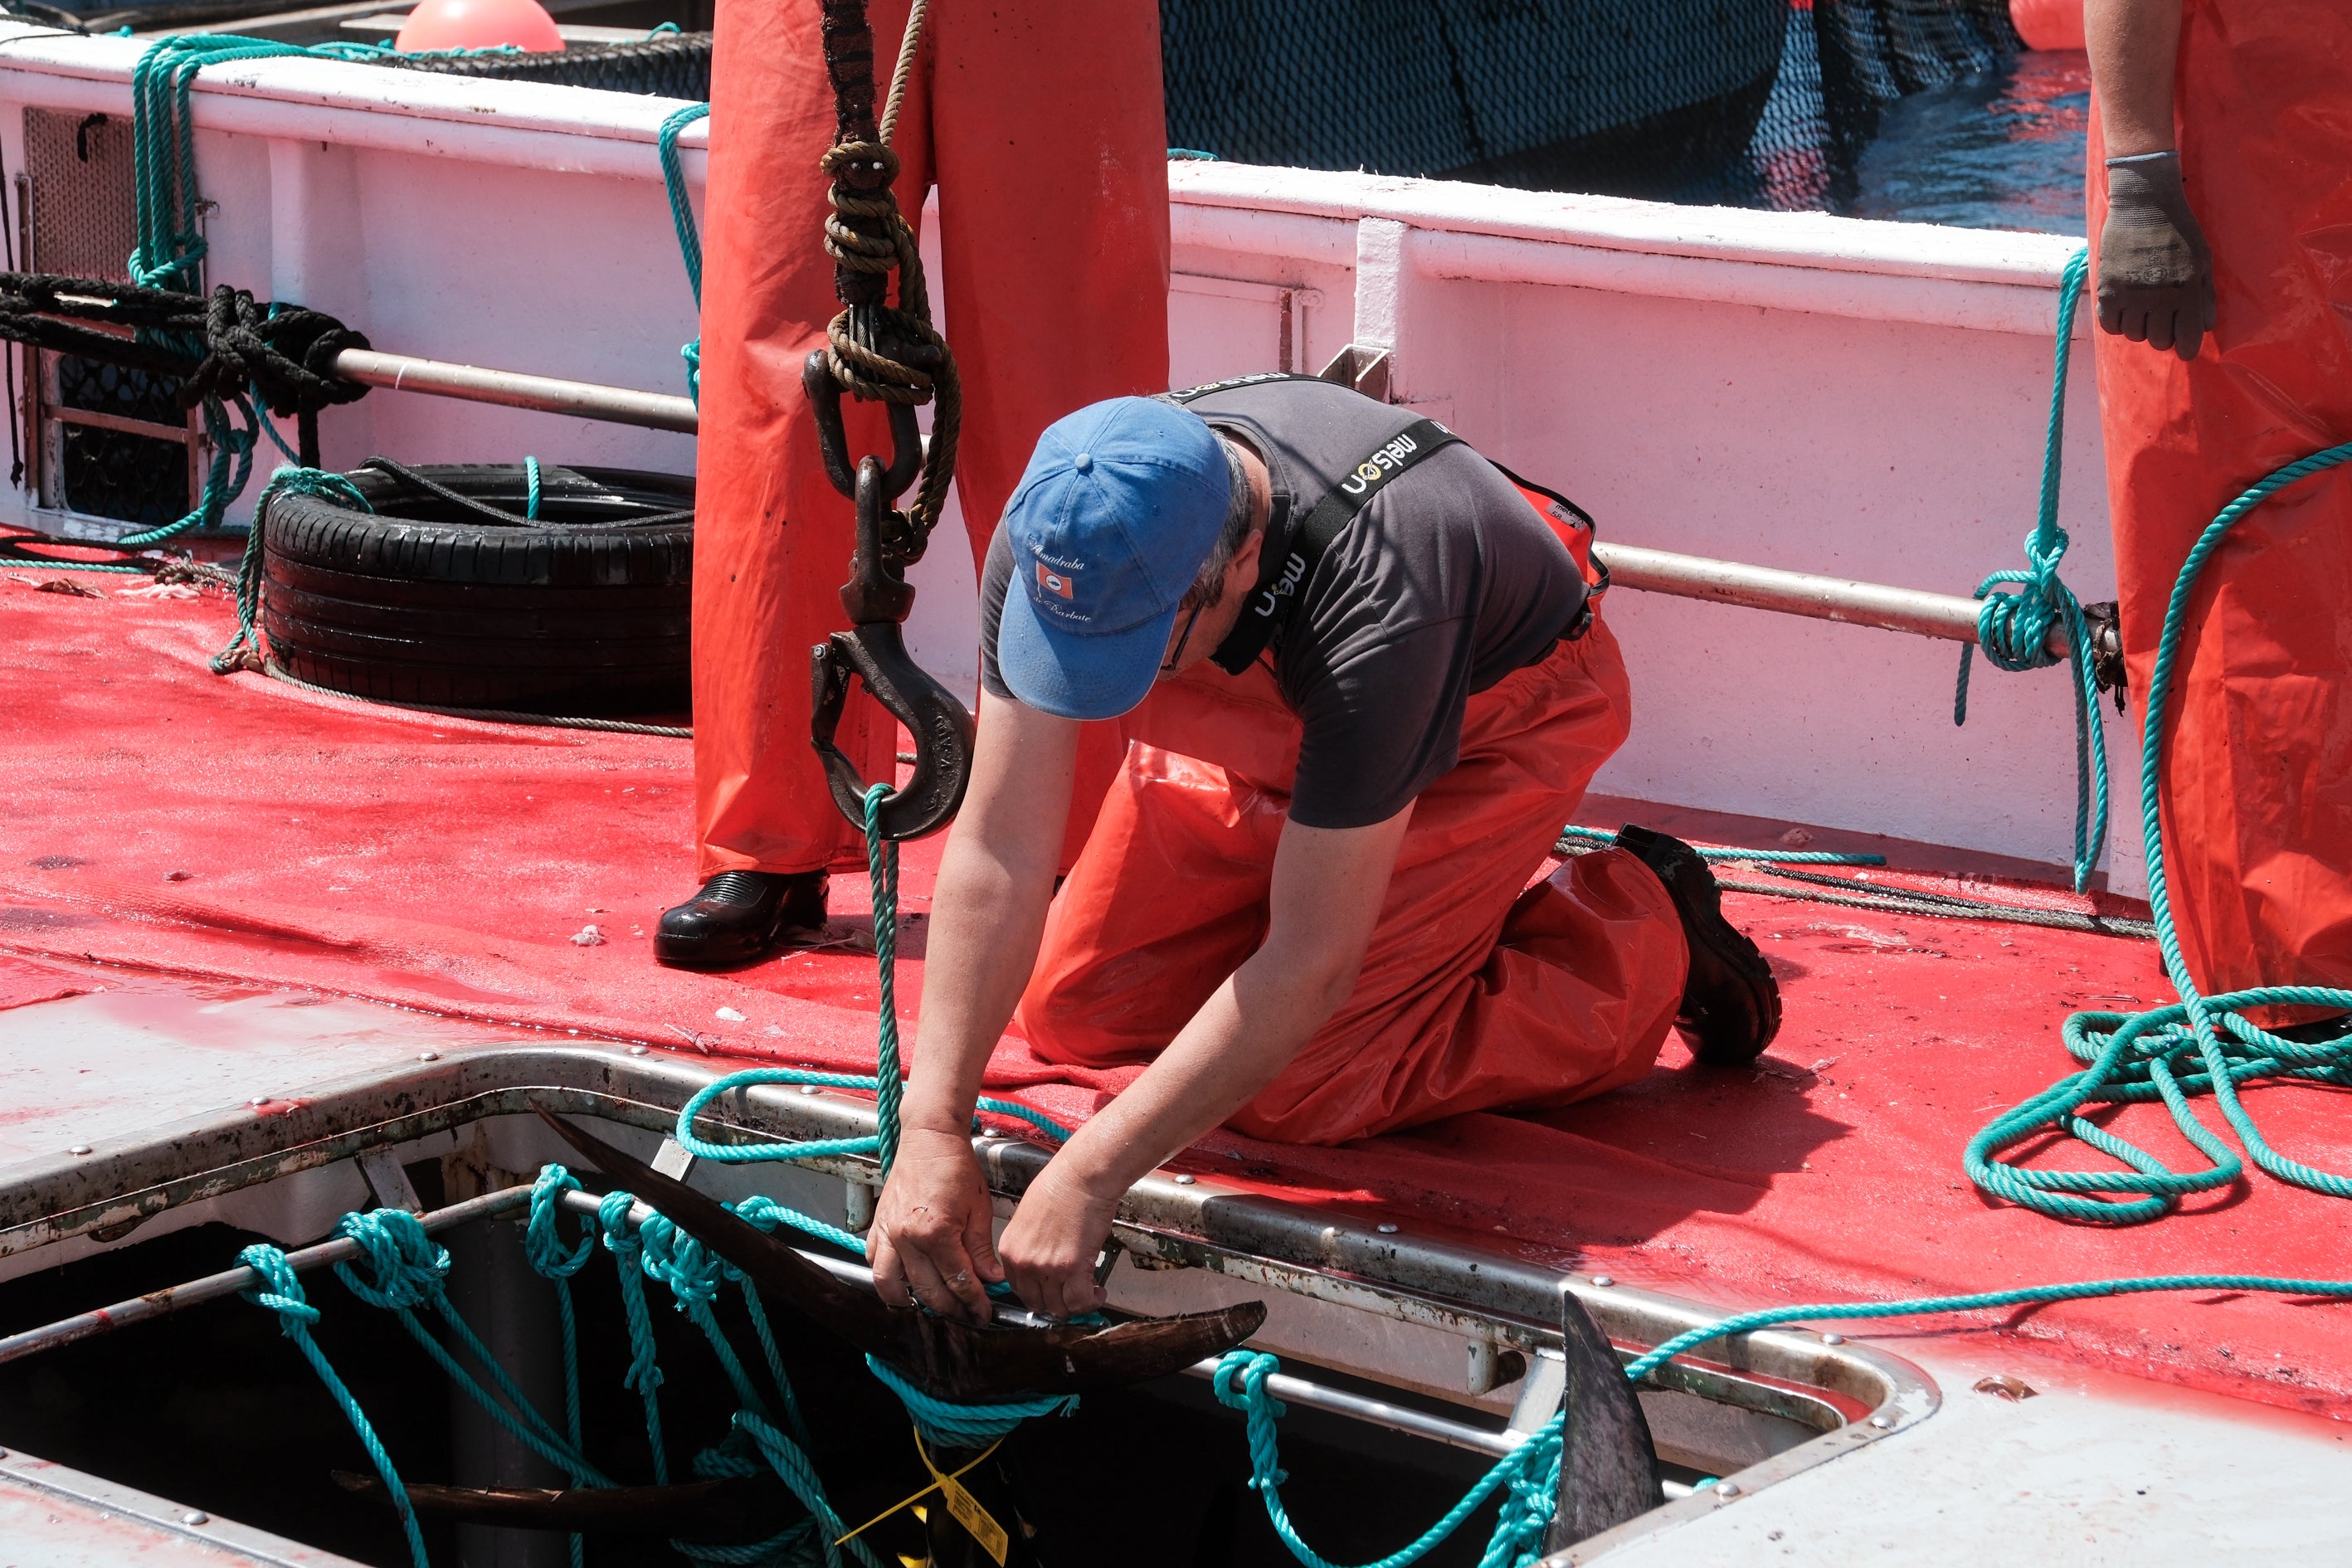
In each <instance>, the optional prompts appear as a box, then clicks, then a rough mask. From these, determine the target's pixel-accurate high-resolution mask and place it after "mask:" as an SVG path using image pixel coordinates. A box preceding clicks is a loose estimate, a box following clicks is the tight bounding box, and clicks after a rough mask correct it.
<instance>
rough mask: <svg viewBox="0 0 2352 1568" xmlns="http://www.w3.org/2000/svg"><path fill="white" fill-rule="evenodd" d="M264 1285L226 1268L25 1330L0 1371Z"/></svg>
mask: <svg viewBox="0 0 2352 1568" xmlns="http://www.w3.org/2000/svg"><path fill="white" fill-rule="evenodd" d="M529 1203H530V1188H529V1187H508V1188H505V1189H503V1190H502V1191H499V1192H495V1193H485V1194H482V1195H481V1196H480V1197H478V1198H467V1200H466V1201H465V1202H463V1203H456V1204H451V1205H449V1206H448V1207H447V1208H440V1209H434V1210H432V1211H431V1212H430V1213H427V1214H422V1215H417V1216H416V1217H417V1219H418V1220H419V1222H421V1223H422V1224H423V1225H424V1226H425V1229H426V1230H427V1231H436V1230H446V1229H448V1228H449V1227H450V1226H454V1225H464V1224H465V1223H466V1222H467V1220H476V1219H488V1218H491V1217H493V1216H495V1215H502V1214H504V1213H506V1212H507V1211H508V1210H509V1209H519V1208H521V1207H523V1206H524V1205H527V1204H529ZM361 1255H362V1253H361V1247H360V1244H359V1243H358V1242H356V1241H353V1240H352V1239H351V1238H350V1237H341V1236H339V1237H335V1238H334V1239H333V1240H331V1241H322V1242H320V1243H319V1244H318V1245H317V1246H316V1247H303V1248H302V1249H301V1250H299V1252H289V1253H288V1254H287V1255H286V1261H287V1262H288V1263H289V1264H290V1265H291V1266H292V1267H293V1269H294V1272H296V1273H297V1274H308V1273H310V1271H311V1270H312V1269H316V1268H327V1267H328V1266H329V1265H331V1264H336V1263H349V1262H351V1261H352V1259H354V1258H359V1257H360V1256H361ZM267 1283H268V1281H267V1280H265V1279H263V1278H262V1277H261V1276H260V1275H259V1274H258V1273H257V1272H255V1271H254V1270H253V1269H250V1268H242V1267H239V1268H228V1269H224V1270H222V1271H221V1272H220V1273H218V1274H207V1275H205V1277H204V1278H203V1279H191V1280H189V1281H187V1282H186V1283H185V1284H183V1285H171V1286H166V1287H165V1288H164V1289H161V1290H151V1291H149V1292H148V1293H147V1294H146V1295H144V1296H138V1297H134V1298H132V1299H131V1300H128V1301H117V1302H116V1303H114V1305H112V1306H111V1307H100V1308H99V1309H98V1310H96V1311H91V1312H80V1313H77V1314H76V1315H75V1316H73V1317H70V1318H59V1319H58V1321H56V1322H54V1323H47V1324H44V1325H42V1326H41V1327H40V1328H37V1329H26V1331H24V1332H23V1333H21V1334H10V1335H9V1336H8V1337H7V1338H6V1339H0V1366H5V1365H6V1364H7V1363H10V1362H12V1361H19V1360H22V1359H23V1358H24V1357H26V1356H28V1355H35V1354H37V1353H38V1352H42V1351H49V1350H57V1349H58V1348H59V1347H61V1346H64V1345H69V1344H73V1343H75V1342H78V1341H80V1340H88V1339H95V1338H97V1337H98V1336H99V1335H100V1334H107V1333H112V1332H113V1331H115V1330H117V1329H127V1328H129V1327H130V1326H131V1324H133V1323H142V1322H145V1321H148V1320H149V1319H151V1318H162V1317H168V1316H169V1315H171V1314H172V1313H173V1312H178V1311H184V1310H186V1309H188V1308H190V1307H201V1306H203V1305H204V1304H205V1302H207V1301H217V1300H222V1299H223V1298H224V1297H228V1296H236V1295H240V1294H242V1293H243V1292H245V1291H247V1290H252V1289H258V1288H259V1287H261V1286H262V1285H265V1284H267Z"/></svg>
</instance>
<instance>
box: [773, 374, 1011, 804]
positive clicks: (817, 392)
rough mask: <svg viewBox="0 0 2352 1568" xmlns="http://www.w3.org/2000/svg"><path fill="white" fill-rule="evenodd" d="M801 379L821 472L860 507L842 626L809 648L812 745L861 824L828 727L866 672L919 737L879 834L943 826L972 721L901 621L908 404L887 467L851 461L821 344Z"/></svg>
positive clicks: (850, 772)
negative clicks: (920, 660)
mask: <svg viewBox="0 0 2352 1568" xmlns="http://www.w3.org/2000/svg"><path fill="white" fill-rule="evenodd" d="M802 383H803V385H804V386H805V387H806V388H807V390H808V394H809V401H810V404H811V405H812V406H813V407H814V410H815V412H816V426H817V437H818V446H819V447H820V448H821V449H822V450H823V452H824V468H825V473H826V475H827V476H828V477H829V478H830V479H832V480H833V482H834V484H835V487H836V488H837V489H840V490H841V491H842V493H843V494H845V495H846V496H848V497H850V498H851V499H852V500H854V501H855V502H856V507H857V549H856V554H855V555H853V556H852V557H851V558H850V563H849V581H848V582H846V583H845V584H842V587H841V603H842V606H843V607H844V608H845V609H846V610H847V611H848V612H849V619H850V629H849V630H848V631H845V632H835V633H834V634H833V635H832V636H830V637H827V638H826V639H825V640H824V641H823V642H821V643H819V644H817V645H816V647H814V648H811V649H810V650H809V672H810V678H811V695H812V702H811V717H810V721H809V740H810V743H811V744H813V745H814V746H815V748H816V751H817V754H818V755H819V756H820V757H822V758H823V759H824V772H825V783H826V784H827V785H828V786H829V787H830V788H831V789H832V791H833V803H834V805H836V806H838V807H840V808H841V813H842V815H843V816H846V817H847V818H849V820H850V821H852V822H854V823H858V824H861V825H862V824H863V823H864V822H865V820H866V789H867V788H868V784H867V782H866V779H865V777H864V776H863V775H862V774H860V773H858V771H857V764H856V763H853V762H852V761H850V759H849V758H848V756H847V755H845V753H844V752H842V750H841V748H840V747H839V746H837V745H835V743H834V736H835V733H836V732H837V731H839V729H840V726H841V714H842V709H843V707H844V705H845V703H846V702H847V700H848V698H849V680H850V677H851V676H853V675H855V676H856V678H857V679H860V680H863V681H864V682H865V683H866V690H867V691H869V692H871V693H872V694H873V697H874V700H876V701H877V702H879V703H880V704H881V705H882V707H883V709H884V710H886V711H887V712H888V713H889V714H890V715H891V716H892V717H893V718H895V719H897V720H898V722H900V723H901V724H904V725H905V726H906V727H907V732H908V734H909V735H911V736H913V737H914V743H915V773H914V776H913V777H912V778H911V779H909V780H908V781H907V783H906V784H903V785H901V786H900V787H898V788H897V789H895V790H893V791H891V793H890V794H888V795H885V796H884V797H883V799H882V804H881V807H880V810H879V812H878V814H877V816H878V820H879V823H880V826H881V832H882V837H885V838H887V839H891V840H900V839H908V838H920V837H923V836H924V835H925V834H927V833H933V832H936V831H938V830H939V829H940V828H941V827H944V826H947V824H948V823H949V821H950V820H951V819H952V818H953V817H954V816H955V814H956V809H957V808H958V807H959V806H961V805H963V792H964V787H965V785H966V784H969V783H970V782H971V747H972V720H971V713H970V712H968V711H966V710H965V708H964V705H963V704H962V703H961V702H959V701H957V700H956V699H955V697H954V695H953V694H952V693H950V691H949V690H948V689H947V688H945V687H943V686H941V685H940V683H939V682H938V681H937V680H934V679H931V677H930V675H929V672H927V671H926V670H925V669H924V668H922V666H920V665H919V664H917V663H916V662H915V661H914V658H912V656H910V655H909V654H908V652H907V644H906V640H905V638H904V637H903V636H902V635H901V634H900V632H899V629H898V628H899V626H900V624H901V623H903V622H904V621H905V620H906V618H907V612H908V610H910V609H912V608H913V607H914V603H915V590H914V589H913V588H911V587H909V586H908V584H907V580H906V577H905V575H904V574H903V568H902V567H901V565H900V561H901V560H902V559H903V556H902V553H901V552H897V551H894V550H892V549H890V548H889V547H888V545H889V534H890V532H891V531H892V530H891V528H890V524H891V522H892V521H893V520H894V519H895V518H896V516H897V514H896V513H895V512H894V511H893V510H891V506H890V503H891V501H892V500H894V499H895V498H896V497H897V496H898V495H899V494H900V493H901V492H903V491H904V490H905V489H906V488H907V487H908V485H909V484H911V483H912V482H913V481H914V479H915V476H916V472H917V470H918V469H919V467H920V465H921V459H922V445H921V441H920V439H919V436H918V434H917V431H916V427H915V411H914V410H913V409H912V408H911V407H908V406H907V405H903V404H893V405H890V435H891V448H892V450H891V459H890V466H889V467H888V468H884V467H883V466H882V460H881V458H877V457H872V456H868V457H866V458H861V459H859V461H858V463H857V466H856V469H855V470H852V468H850V466H849V458H848V450H847V437H846V436H845V432H844V430H843V428H842V421H841V393H842V387H841V384H840V383H839V382H838V381H836V380H835V378H834V375H833V373H832V371H831V369H830V368H829V367H828V366H827V365H826V364H825V363H824V354H823V353H813V354H811V355H809V357H808V363H807V365H806V366H805V368H804V369H803V372H802ZM901 526H902V527H903V524H902V525H901Z"/></svg>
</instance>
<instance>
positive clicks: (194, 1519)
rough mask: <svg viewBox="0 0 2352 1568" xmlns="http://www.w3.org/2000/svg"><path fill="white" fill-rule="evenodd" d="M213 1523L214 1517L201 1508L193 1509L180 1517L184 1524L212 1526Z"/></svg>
mask: <svg viewBox="0 0 2352 1568" xmlns="http://www.w3.org/2000/svg"><path fill="white" fill-rule="evenodd" d="M212 1521H213V1516H212V1515H211V1514H208V1513H206V1512H205V1510H202V1509H200V1508H192V1509H190V1510H188V1511H187V1512H185V1513H184V1514H182V1515H181V1516H180V1522H181V1523H182V1524H210V1523H211V1522H212Z"/></svg>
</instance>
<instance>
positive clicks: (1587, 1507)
mask: <svg viewBox="0 0 2352 1568" xmlns="http://www.w3.org/2000/svg"><path fill="white" fill-rule="evenodd" d="M1559 1297H1560V1309H1559V1331H1560V1338H1561V1340H1562V1342H1564V1345H1565V1348H1566V1350H1567V1352H1568V1390H1567V1396H1566V1405H1567V1410H1568V1420H1567V1423H1566V1426H1565V1429H1564V1430H1563V1432H1562V1433H1561V1436H1560V1450H1559V1508H1558V1509H1557V1510H1556V1511H1555V1512H1554V1513H1553V1515H1552V1521H1551V1529H1550V1531H1549V1532H1548V1533H1547V1534H1546V1535H1545V1537H1544V1550H1545V1551H1546V1552H1558V1551H1559V1550H1560V1548H1562V1547H1564V1546H1573V1545H1574V1544H1576V1542H1580V1541H1582V1540H1583V1539H1585V1538H1586V1537H1587V1536H1591V1535H1598V1534H1600V1533H1601V1531H1604V1530H1608V1529H1611V1528H1612V1527H1613V1526H1616V1525H1620V1524H1622V1523H1624V1522H1625V1521H1627V1520H1629V1519H1632V1518H1633V1517H1634V1516H1635V1515H1636V1514H1641V1513H1646V1512H1648V1511H1649V1510H1651V1509H1654V1508H1655V1507H1657V1506H1658V1502H1659V1500H1660V1498H1661V1496H1662V1493H1661V1492H1660V1490H1659V1488H1658V1450H1657V1445H1656V1444H1655V1443H1654V1442H1652V1441H1651V1438H1650V1423H1649V1421H1648V1419H1647V1418H1646V1417H1645V1416H1643V1414H1642V1404H1641V1401H1640V1400H1638V1399H1636V1398H1635V1397H1634V1396H1633V1384H1630V1383H1628V1382H1626V1381H1625V1371H1624V1368H1623V1367H1622V1366H1621V1365H1620V1364H1619V1363H1618V1361H1617V1352H1615V1351H1613V1350H1612V1349H1610V1347H1609V1340H1608V1337H1607V1336H1606V1335H1604V1334H1602V1333H1601V1325H1600V1324H1598V1323H1596V1322H1594V1321H1592V1314H1591V1312H1589V1311H1587V1310H1585V1307H1584V1303H1583V1302H1581V1301H1580V1300H1577V1299H1576V1293H1575V1292H1574V1291H1573V1290H1570V1289H1566V1288H1564V1287H1563V1288H1562V1289H1561V1290H1560V1293H1559Z"/></svg>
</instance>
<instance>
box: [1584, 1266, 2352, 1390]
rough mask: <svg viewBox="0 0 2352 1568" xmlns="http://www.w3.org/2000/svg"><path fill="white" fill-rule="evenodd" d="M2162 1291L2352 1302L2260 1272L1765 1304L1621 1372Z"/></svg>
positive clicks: (2316, 1285) (2330, 1290) (2327, 1288)
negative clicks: (1850, 1323)
mask: <svg viewBox="0 0 2352 1568" xmlns="http://www.w3.org/2000/svg"><path fill="white" fill-rule="evenodd" d="M2166 1290H2230V1291H2259V1292H2261V1293H2263V1294H2265V1295H2278V1296H2316V1297H2321V1298H2324V1299H2326V1300H2337V1301H2341V1300H2352V1280H2347V1279H2277V1278H2274V1277H2273V1276H2270V1275H2265V1274H2160V1275H2153V1276H2150V1277H2147V1278H2146V1279H2091V1280H2085V1281H2083V1282H2080V1283H2076V1284H2065V1285H2022V1286H2020V1287H2018V1288H2017V1289H2013V1290H1980V1291H1978V1292H1976V1293H1974V1294H1972V1295H1967V1296H1922V1297H1919V1298H1916V1299H1915V1300H1907V1301H1842V1302H1835V1303H1826V1304H1822V1305H1818V1306H1811V1307H1769V1308H1766V1309H1765V1310H1761V1311H1756V1312H1741V1313H1738V1314H1737V1315H1736V1316H1733V1317H1728V1318H1724V1319H1721V1320H1718V1321H1716V1322H1712V1323H1707V1324H1706V1325H1704V1326H1702V1327H1699V1328H1696V1329H1691V1330H1689V1331H1685V1332H1683V1333H1679V1334H1676V1335H1675V1337H1674V1338H1673V1339H1670V1340H1668V1341H1666V1342H1664V1344H1661V1345H1659V1346H1657V1347H1656V1348H1655V1349H1654V1350H1651V1351H1648V1352H1644V1353H1643V1354H1642V1355H1640V1356H1638V1357H1636V1358H1635V1359H1633V1361H1630V1362H1628V1363H1625V1375H1626V1376H1627V1377H1628V1378H1630V1379H1631V1380H1632V1381H1633V1382H1635V1383H1639V1382H1641V1381H1642V1380H1643V1378H1645V1377H1647V1376H1649V1375H1650V1373H1653V1372H1655V1371H1656V1370H1657V1369H1658V1368H1659V1367H1661V1366H1664V1364H1665V1363H1668V1362H1670V1361H1672V1360H1674V1359H1675V1357H1676V1356H1678V1355H1680V1354H1682V1353H1683V1352H1685V1351H1687V1350H1691V1349H1693V1348H1695V1347H1696V1346H1698V1345H1703V1344H1705V1343H1706V1342H1708V1341H1709V1340H1719V1339H1724V1338H1727V1336H1729V1335H1732V1334H1745V1333H1752V1332H1754V1331H1756V1330H1758V1329H1769V1328H1771V1327H1773V1326H1774V1325H1776V1324H1780V1323H1795V1322H1804V1321H1811V1320H1814V1319H1828V1320H1832V1321H1847V1320H1854V1319H1868V1318H1916V1317H1922V1316H1925V1315H1927V1314H1929V1313H1934V1312H1983V1311H1998V1310H2001V1309H2003V1308H2008V1307H2033V1306H2042V1305H2044V1304H2046V1303H2048V1302H2052V1301H2087V1300H2095V1299H2097V1298H2100V1297H2104V1296H2146V1295H2150V1294H2154V1293H2156V1292H2158V1291H2166Z"/></svg>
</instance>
